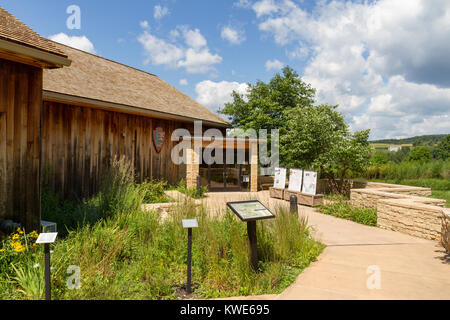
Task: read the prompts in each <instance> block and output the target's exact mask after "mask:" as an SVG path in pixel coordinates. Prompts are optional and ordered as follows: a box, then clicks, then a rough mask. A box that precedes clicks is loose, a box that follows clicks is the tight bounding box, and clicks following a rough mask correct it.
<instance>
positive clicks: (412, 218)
mask: <svg viewBox="0 0 450 320" xmlns="http://www.w3.org/2000/svg"><path fill="white" fill-rule="evenodd" d="M430 195H431V189H429V188H420V187H409V186H400V185H388V184H381V183H373V184H372V183H369V184H368V185H367V186H366V188H365V189H352V190H351V194H350V200H351V204H352V205H354V206H356V207H360V208H371V209H376V210H377V214H378V219H377V225H378V226H379V227H380V228H384V229H389V230H394V231H398V232H402V233H406V234H410V235H413V236H416V237H420V238H425V239H431V240H440V239H441V238H442V242H443V244H444V245H447V247H448V243H449V240H448V230H449V227H448V220H449V219H448V215H447V216H445V214H444V212H447V213H448V209H445V203H446V201H445V200H442V199H432V198H428V196H430ZM447 250H448V249H447Z"/></svg>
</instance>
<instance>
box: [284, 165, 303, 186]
mask: <svg viewBox="0 0 450 320" xmlns="http://www.w3.org/2000/svg"><path fill="white" fill-rule="evenodd" d="M302 180H303V170H302V169H291V170H289V187H288V190H289V191H296V192H300V191H301V190H302Z"/></svg>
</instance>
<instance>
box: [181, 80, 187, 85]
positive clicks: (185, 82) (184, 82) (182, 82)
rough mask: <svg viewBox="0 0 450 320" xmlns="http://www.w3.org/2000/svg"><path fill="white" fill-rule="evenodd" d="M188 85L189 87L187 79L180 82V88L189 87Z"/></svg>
mask: <svg viewBox="0 0 450 320" xmlns="http://www.w3.org/2000/svg"><path fill="white" fill-rule="evenodd" d="M187 85H188V81H187V80H186V79H181V80H180V86H187Z"/></svg>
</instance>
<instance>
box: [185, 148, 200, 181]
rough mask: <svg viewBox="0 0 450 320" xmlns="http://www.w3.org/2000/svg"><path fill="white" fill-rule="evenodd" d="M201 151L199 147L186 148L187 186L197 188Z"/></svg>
mask: <svg viewBox="0 0 450 320" xmlns="http://www.w3.org/2000/svg"><path fill="white" fill-rule="evenodd" d="M200 152H201V149H200V148H198V147H191V148H189V149H187V150H186V187H187V188H197V176H198V174H199V172H200Z"/></svg>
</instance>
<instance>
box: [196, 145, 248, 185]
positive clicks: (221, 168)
mask: <svg viewBox="0 0 450 320" xmlns="http://www.w3.org/2000/svg"><path fill="white" fill-rule="evenodd" d="M203 151H204V149H203V150H202V152H203ZM234 153H235V155H234V164H226V161H225V159H226V152H225V150H224V152H223V161H222V164H220V163H214V164H211V165H208V164H206V163H205V161H204V158H203V162H202V164H201V165H200V184H201V185H202V186H207V187H208V190H209V191H211V192H223V191H250V165H249V163H248V150H245V162H244V163H243V164H237V151H236V150H234ZM213 155H214V154H213Z"/></svg>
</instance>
